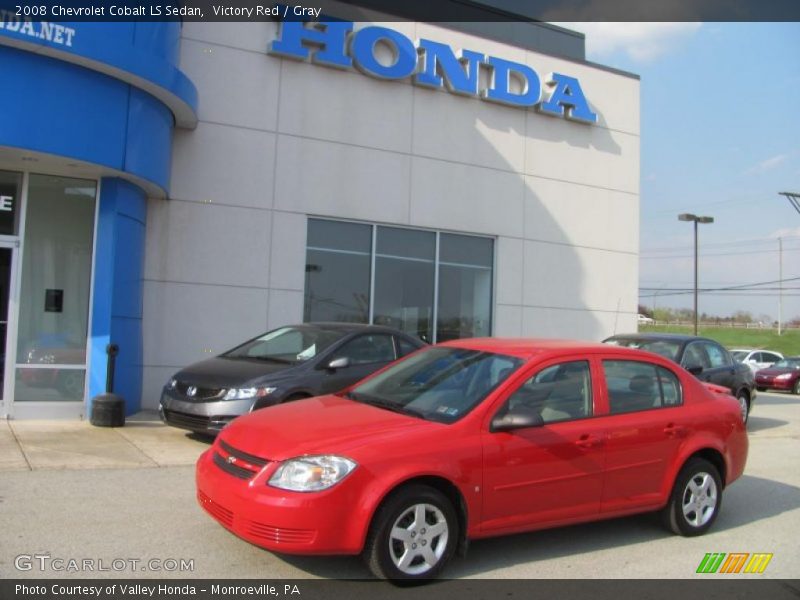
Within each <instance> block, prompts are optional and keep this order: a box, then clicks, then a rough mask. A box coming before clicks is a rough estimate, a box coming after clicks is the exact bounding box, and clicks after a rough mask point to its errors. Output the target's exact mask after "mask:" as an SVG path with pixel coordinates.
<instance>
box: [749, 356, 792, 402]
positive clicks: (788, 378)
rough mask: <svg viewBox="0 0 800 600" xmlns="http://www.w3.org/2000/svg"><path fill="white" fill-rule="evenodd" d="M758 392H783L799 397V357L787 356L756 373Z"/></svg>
mask: <svg viewBox="0 0 800 600" xmlns="http://www.w3.org/2000/svg"><path fill="white" fill-rule="evenodd" d="M756 386H757V388H758V391H760V392H762V391H764V390H784V391H787V392H792V393H793V394H798V395H800V356H789V357H787V358H784V359H783V360H780V361H778V362H776V363H775V364H774V365H772V366H771V367H768V368H766V369H761V370H760V371H756Z"/></svg>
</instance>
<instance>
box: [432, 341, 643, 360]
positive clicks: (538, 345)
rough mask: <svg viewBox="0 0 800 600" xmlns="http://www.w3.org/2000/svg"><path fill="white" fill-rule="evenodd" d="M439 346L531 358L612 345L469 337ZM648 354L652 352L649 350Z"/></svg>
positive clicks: (636, 352)
mask: <svg viewBox="0 0 800 600" xmlns="http://www.w3.org/2000/svg"><path fill="white" fill-rule="evenodd" d="M439 346H447V347H455V348H467V349H469V350H480V351H482V352H492V353H495V354H507V355H510V356H516V357H519V358H524V359H530V358H532V357H534V356H537V355H538V356H546V355H548V354H552V355H554V356H557V355H559V354H563V353H565V352H575V353H582V352H586V353H595V352H609V351H610V349H611V348H612V346H609V345H608V344H601V343H599V342H584V341H578V340H561V339H545V338H467V339H461V340H452V341H449V342H443V343H441V344H439ZM613 348H614V352H617V351H621V352H631V353H635V354H639V353H642V354H644V352H641V351H639V350H635V349H632V348H620V347H613ZM647 354H650V353H649V352H648V353H647Z"/></svg>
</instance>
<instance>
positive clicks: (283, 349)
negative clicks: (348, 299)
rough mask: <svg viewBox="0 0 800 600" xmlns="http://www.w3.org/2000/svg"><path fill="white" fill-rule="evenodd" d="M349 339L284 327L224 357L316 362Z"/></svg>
mask: <svg viewBox="0 0 800 600" xmlns="http://www.w3.org/2000/svg"><path fill="white" fill-rule="evenodd" d="M343 335H345V333H344V332H341V331H331V330H326V329H318V328H316V327H281V328H280V329H276V330H274V331H270V332H268V333H265V334H264V335H262V336H260V337H257V338H255V339H252V340H250V341H249V342H245V343H244V344H242V345H241V346H237V347H236V348H234V349H233V350H229V351H228V352H226V353H225V354H223V355H222V356H224V357H226V358H250V359H253V360H271V361H275V362H286V363H297V362H304V361H306V360H309V359H311V358H314V357H315V356H316V355H317V354H319V353H320V352H322V351H323V350H325V348H327V347H328V346H330V345H331V344H333V343H334V342H336V341H337V340H339V339H341V337H342V336H343Z"/></svg>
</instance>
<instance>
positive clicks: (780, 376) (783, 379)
mask: <svg viewBox="0 0 800 600" xmlns="http://www.w3.org/2000/svg"><path fill="white" fill-rule="evenodd" d="M791 378H792V374H791V373H784V374H783V375H778V376H777V377H776V378H775V379H780V380H781V381H785V380H786V379H791Z"/></svg>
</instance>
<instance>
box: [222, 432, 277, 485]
mask: <svg viewBox="0 0 800 600" xmlns="http://www.w3.org/2000/svg"><path fill="white" fill-rule="evenodd" d="M213 460H214V464H215V465H217V466H218V467H219V468H220V469H222V470H223V471H225V472H226V473H228V474H229V475H233V476H234V477H238V478H239V479H244V480H248V479H251V478H253V477H254V476H255V475H256V474H257V473H259V472H260V471H261V469H263V468H264V467H265V466H266V465H268V464H269V462H270V461H269V460H267V459H265V458H261V457H260V456H256V455H254V454H249V453H247V452H243V451H241V450H237V449H236V448H234V447H233V446H231V445H230V444H227V443H225V442H223V441H222V440H219V445H218V447H217V449H216V450H215V451H214V456H213Z"/></svg>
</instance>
